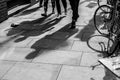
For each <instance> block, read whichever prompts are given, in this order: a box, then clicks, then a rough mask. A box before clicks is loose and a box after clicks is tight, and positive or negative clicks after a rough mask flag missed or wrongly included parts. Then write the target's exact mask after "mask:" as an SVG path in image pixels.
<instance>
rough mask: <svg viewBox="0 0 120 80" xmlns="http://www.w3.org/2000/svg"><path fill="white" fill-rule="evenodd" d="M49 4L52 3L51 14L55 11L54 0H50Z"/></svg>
mask: <svg viewBox="0 0 120 80" xmlns="http://www.w3.org/2000/svg"><path fill="white" fill-rule="evenodd" d="M51 4H52V14H54V13H55V0H51Z"/></svg>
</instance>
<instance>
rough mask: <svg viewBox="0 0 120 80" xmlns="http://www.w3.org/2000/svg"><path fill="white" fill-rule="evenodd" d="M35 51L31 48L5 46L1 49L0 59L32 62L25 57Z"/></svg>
mask: <svg viewBox="0 0 120 80" xmlns="http://www.w3.org/2000/svg"><path fill="white" fill-rule="evenodd" d="M33 51H34V49H30V48H15V47H4V48H3V49H1V50H0V53H1V54H0V60H8V61H24V62H25V61H26V62H31V60H28V59H26V58H25V57H26V56H27V55H28V54H29V53H31V52H33Z"/></svg>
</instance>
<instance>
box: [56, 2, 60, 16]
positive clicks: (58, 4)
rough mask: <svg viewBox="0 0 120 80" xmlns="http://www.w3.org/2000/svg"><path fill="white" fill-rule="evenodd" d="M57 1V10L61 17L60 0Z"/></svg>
mask: <svg viewBox="0 0 120 80" xmlns="http://www.w3.org/2000/svg"><path fill="white" fill-rule="evenodd" d="M55 1H56V8H57V12H58V16H59V15H61V7H60V0H55Z"/></svg>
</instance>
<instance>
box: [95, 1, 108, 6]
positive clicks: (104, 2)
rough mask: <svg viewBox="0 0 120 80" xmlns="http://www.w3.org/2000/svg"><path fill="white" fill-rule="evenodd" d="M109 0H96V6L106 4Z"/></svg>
mask: <svg viewBox="0 0 120 80" xmlns="http://www.w3.org/2000/svg"><path fill="white" fill-rule="evenodd" d="M108 1H109V0H97V4H98V7H100V6H102V5H107V4H108Z"/></svg>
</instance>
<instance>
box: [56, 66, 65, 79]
mask: <svg viewBox="0 0 120 80" xmlns="http://www.w3.org/2000/svg"><path fill="white" fill-rule="evenodd" d="M62 67H63V65H61V66H60V70H59V72H58V74H57V77H56V80H58V78H59V75H60V73H61V71H62Z"/></svg>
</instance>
